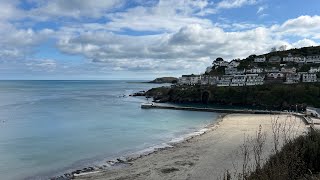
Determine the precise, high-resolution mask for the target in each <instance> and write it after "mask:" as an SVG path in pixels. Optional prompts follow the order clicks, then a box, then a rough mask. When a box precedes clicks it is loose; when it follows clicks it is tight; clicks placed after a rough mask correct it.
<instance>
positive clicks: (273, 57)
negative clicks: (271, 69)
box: [268, 56, 281, 63]
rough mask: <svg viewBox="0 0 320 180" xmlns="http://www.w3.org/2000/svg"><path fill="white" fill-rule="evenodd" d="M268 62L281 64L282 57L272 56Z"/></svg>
mask: <svg viewBox="0 0 320 180" xmlns="http://www.w3.org/2000/svg"><path fill="white" fill-rule="evenodd" d="M268 61H269V63H280V61H281V57H280V56H271V57H270V58H269V60H268Z"/></svg>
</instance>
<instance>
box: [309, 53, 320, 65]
mask: <svg viewBox="0 0 320 180" xmlns="http://www.w3.org/2000/svg"><path fill="white" fill-rule="evenodd" d="M306 63H317V64H318V63H320V55H314V56H307V57H306Z"/></svg>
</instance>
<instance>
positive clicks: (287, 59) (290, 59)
mask: <svg viewBox="0 0 320 180" xmlns="http://www.w3.org/2000/svg"><path fill="white" fill-rule="evenodd" d="M302 59H304V57H301V56H292V54H291V53H289V54H288V56H287V57H283V58H282V61H283V62H300V61H301V60H302Z"/></svg>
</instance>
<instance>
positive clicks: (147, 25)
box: [0, 0, 320, 79]
mask: <svg viewBox="0 0 320 180" xmlns="http://www.w3.org/2000/svg"><path fill="white" fill-rule="evenodd" d="M319 7H320V1H318V0H308V1H307V3H306V1H301V0H291V1H278V0H179V1H178V0H91V1H85V0H68V1H66V0H50V1H49V0H20V1H19V0H1V1H0V8H1V9H2V11H1V12H0V36H1V39H0V79H152V78H155V77H159V76H180V75H181V74H185V73H202V72H203V71H204V70H205V68H206V67H207V66H209V65H210V64H211V62H212V60H213V59H215V58H216V57H219V56H221V57H223V58H224V59H226V60H231V59H233V58H244V57H247V56H249V55H251V54H260V53H266V52H268V51H269V50H270V49H271V48H272V47H279V46H282V45H286V47H287V48H298V47H305V46H312V45H313V46H315V45H318V44H319V42H320V16H319V14H320V12H319V11H320V9H319Z"/></svg>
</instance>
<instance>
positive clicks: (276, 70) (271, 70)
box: [264, 67, 280, 73]
mask: <svg viewBox="0 0 320 180" xmlns="http://www.w3.org/2000/svg"><path fill="white" fill-rule="evenodd" d="M264 72H266V73H275V72H280V71H279V69H278V68H277V67H272V68H269V69H267V68H266V69H264Z"/></svg>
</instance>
